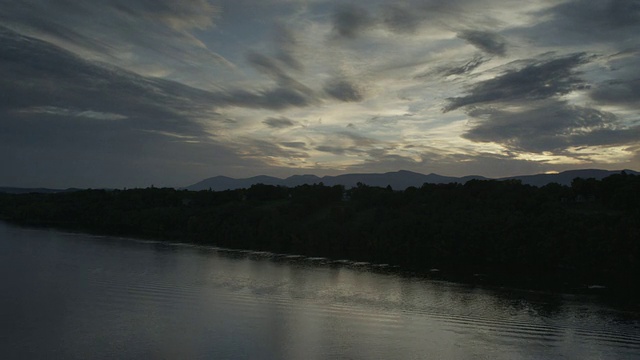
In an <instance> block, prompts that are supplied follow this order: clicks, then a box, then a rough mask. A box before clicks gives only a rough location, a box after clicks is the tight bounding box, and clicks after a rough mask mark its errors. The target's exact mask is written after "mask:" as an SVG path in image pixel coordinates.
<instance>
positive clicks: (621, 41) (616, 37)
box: [513, 0, 640, 50]
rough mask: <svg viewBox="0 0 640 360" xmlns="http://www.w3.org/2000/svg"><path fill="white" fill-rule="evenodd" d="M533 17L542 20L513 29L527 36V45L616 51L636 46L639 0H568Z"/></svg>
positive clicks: (639, 13)
mask: <svg viewBox="0 0 640 360" xmlns="http://www.w3.org/2000/svg"><path fill="white" fill-rule="evenodd" d="M534 16H536V17H537V18H539V19H543V20H542V21H540V22H536V23H535V24H533V25H532V26H527V27H523V28H520V29H518V30H516V31H514V32H513V33H514V34H519V35H521V36H523V37H524V38H527V39H528V41H527V42H528V43H530V44H542V45H544V46H549V45H551V46H575V45H577V46H581V47H584V46H587V45H588V46H591V47H594V46H599V47H600V46H604V47H607V48H611V47H613V48H617V49H618V50H623V49H624V48H626V47H630V46H632V47H637V46H638V33H639V32H640V1H639V0H601V1H590V0H570V1H564V2H560V3H558V4H557V5H555V6H552V7H549V8H545V9H544V10H542V11H540V12H538V13H536V14H534Z"/></svg>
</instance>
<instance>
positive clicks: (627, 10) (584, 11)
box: [544, 0, 640, 29]
mask: <svg viewBox="0 0 640 360" xmlns="http://www.w3.org/2000/svg"><path fill="white" fill-rule="evenodd" d="M544 13H546V14H548V15H552V16H554V17H555V18H556V19H557V20H558V21H563V22H565V24H566V25H567V26H572V27H575V26H577V25H579V24H590V25H592V26H597V27H602V28H608V29H619V28H625V27H633V26H638V25H640V1H637V0H602V1H589V0H575V1H567V2H564V3H561V4H559V5H557V6H555V7H553V8H550V9H548V10H545V11H544Z"/></svg>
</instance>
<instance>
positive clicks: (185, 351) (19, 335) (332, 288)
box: [0, 224, 640, 359]
mask: <svg viewBox="0 0 640 360" xmlns="http://www.w3.org/2000/svg"><path fill="white" fill-rule="evenodd" d="M0 270H1V274H2V280H3V281H2V283H3V289H2V294H3V295H2V296H1V297H0V319H3V321H2V322H0V355H1V357H2V358H3V359H23V358H43V359H55V358H59V359H74V358H77V359H86V358H92V359H100V358H104V359H107V358H121V359H123V358H131V359H133V358H157V359H175V358H181V359H187V358H189V359H197V358H201V359H209V358H230V359H236V358H241V359H327V358H351V359H424V358H439V359H540V358H581V359H629V358H634V357H639V356H640V314H638V313H637V312H635V311H629V310H625V309H621V308H615V307H611V306H607V305H604V304H602V303H599V302H597V301H595V300H594V299H593V298H589V297H585V296H573V295H553V294H544V293H536V292H523V291H512V290H507V289H490V288H481V287H473V286H466V285H461V284H454V283H448V282H444V281H434V280H428V279H424V278H418V277H406V276H400V275H397V274H393V273H381V272H378V271H369V270H370V269H369V268H367V267H364V266H349V265H348V264H341V265H335V264H327V263H326V261H324V260H322V259H313V260H305V259H299V258H297V259H296V258H291V259H286V258H282V257H279V258H276V259H274V258H272V257H270V256H269V255H268V254H264V253H262V254H251V253H240V252H228V251H222V250H215V249H209V248H202V247H193V246H188V245H170V244H164V243H154V242H141V241H132V240H127V239H116V238H107V237H96V236H89V235H80V234H66V233H60V232H55V231H47V230H29V229H21V228H16V227H11V226H7V225H4V224H0Z"/></svg>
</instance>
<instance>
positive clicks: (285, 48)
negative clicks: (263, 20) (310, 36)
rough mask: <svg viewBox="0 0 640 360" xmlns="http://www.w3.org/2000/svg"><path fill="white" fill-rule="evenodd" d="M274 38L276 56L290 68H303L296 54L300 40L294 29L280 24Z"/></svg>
mask: <svg viewBox="0 0 640 360" xmlns="http://www.w3.org/2000/svg"><path fill="white" fill-rule="evenodd" d="M273 38H274V42H275V45H276V57H277V58H278V59H279V60H280V61H281V62H282V63H284V64H285V65H287V66H289V67H290V68H292V69H294V70H298V71H300V70H302V68H303V66H302V63H301V62H300V61H298V59H297V58H296V56H295V49H296V47H297V45H298V41H297V40H296V37H295V35H294V33H293V31H291V30H290V29H289V28H287V27H285V26H284V25H281V24H279V25H277V26H276V28H275V31H274V35H273Z"/></svg>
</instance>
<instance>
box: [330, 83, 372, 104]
mask: <svg viewBox="0 0 640 360" xmlns="http://www.w3.org/2000/svg"><path fill="white" fill-rule="evenodd" d="M323 89H324V91H325V93H327V94H328V95H329V96H331V97H333V98H334V99H338V100H340V101H344V102H359V101H362V100H363V99H364V95H363V93H362V90H361V89H360V88H358V87H357V86H356V85H355V84H353V83H351V82H349V81H348V80H339V79H334V80H330V81H328V82H327V83H326V84H325V85H324V88H323Z"/></svg>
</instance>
